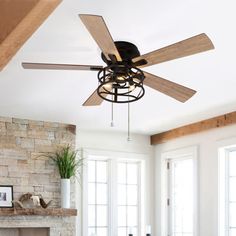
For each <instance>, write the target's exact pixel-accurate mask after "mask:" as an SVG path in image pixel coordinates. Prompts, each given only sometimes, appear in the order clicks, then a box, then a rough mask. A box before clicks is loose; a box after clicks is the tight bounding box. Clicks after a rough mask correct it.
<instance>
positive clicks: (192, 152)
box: [161, 146, 199, 236]
mask: <svg viewBox="0 0 236 236" xmlns="http://www.w3.org/2000/svg"><path fill="white" fill-rule="evenodd" d="M189 156H191V157H192V159H193V170H194V178H193V180H194V195H193V196H194V197H195V198H194V213H195V214H194V222H193V226H194V229H193V231H194V236H198V235H199V191H198V190H199V180H198V160H197V159H198V146H191V147H186V148H181V149H177V150H173V151H168V152H164V153H162V154H161V236H167V235H168V227H167V225H168V223H169V222H168V218H169V217H168V214H167V198H168V191H169V190H167V187H168V183H167V179H168V178H167V177H168V171H167V167H166V163H167V160H168V159H172V160H173V159H177V158H178V159H179V158H187V157H189Z"/></svg>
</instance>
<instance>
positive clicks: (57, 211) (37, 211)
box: [0, 208, 77, 217]
mask: <svg viewBox="0 0 236 236" xmlns="http://www.w3.org/2000/svg"><path fill="white" fill-rule="evenodd" d="M27 215H28V216H64V217H68V216H77V210H76V209H64V208H48V209H42V208H25V209H14V208H1V209H0V217H1V216H27Z"/></svg>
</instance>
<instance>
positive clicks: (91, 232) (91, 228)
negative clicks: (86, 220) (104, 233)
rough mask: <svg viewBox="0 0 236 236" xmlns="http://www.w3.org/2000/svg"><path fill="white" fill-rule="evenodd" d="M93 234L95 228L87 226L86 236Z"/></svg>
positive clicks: (92, 235)
mask: <svg viewBox="0 0 236 236" xmlns="http://www.w3.org/2000/svg"><path fill="white" fill-rule="evenodd" d="M94 234H95V228H94V227H89V228H88V236H94Z"/></svg>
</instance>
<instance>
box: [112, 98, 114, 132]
mask: <svg viewBox="0 0 236 236" xmlns="http://www.w3.org/2000/svg"><path fill="white" fill-rule="evenodd" d="M111 127H114V108H113V102H112V103H111Z"/></svg>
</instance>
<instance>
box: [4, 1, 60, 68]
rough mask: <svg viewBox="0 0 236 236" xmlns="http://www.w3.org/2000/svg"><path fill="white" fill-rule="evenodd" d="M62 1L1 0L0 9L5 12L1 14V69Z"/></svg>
mask: <svg viewBox="0 0 236 236" xmlns="http://www.w3.org/2000/svg"><path fill="white" fill-rule="evenodd" d="M61 1H62V0H21V1H19V0H17V1H16V0H1V2H0V11H1V10H2V11H5V12H4V14H0V21H1V24H0V26H1V28H0V31H1V32H2V33H1V35H0V36H1V37H0V71H1V70H2V69H3V68H4V67H5V66H6V65H7V63H8V62H9V61H10V60H11V58H12V57H13V56H14V55H15V54H16V53H17V51H18V50H19V49H20V48H21V47H22V45H23V44H24V43H25V42H26V41H27V39H29V38H30V36H31V35H32V34H33V33H34V32H35V31H36V30H37V29H38V27H39V26H40V25H41V24H42V23H43V22H44V21H45V20H46V19H47V18H48V16H49V15H50V14H51V13H52V12H53V10H54V9H55V8H56V7H57V6H58V5H59V3H60V2H61ZM1 4H2V7H1ZM17 4H18V5H19V4H20V6H17ZM24 6H25V8H23V7H24ZM6 11H7V12H6ZM9 16H10V18H9ZM16 19H17V20H16Z"/></svg>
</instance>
